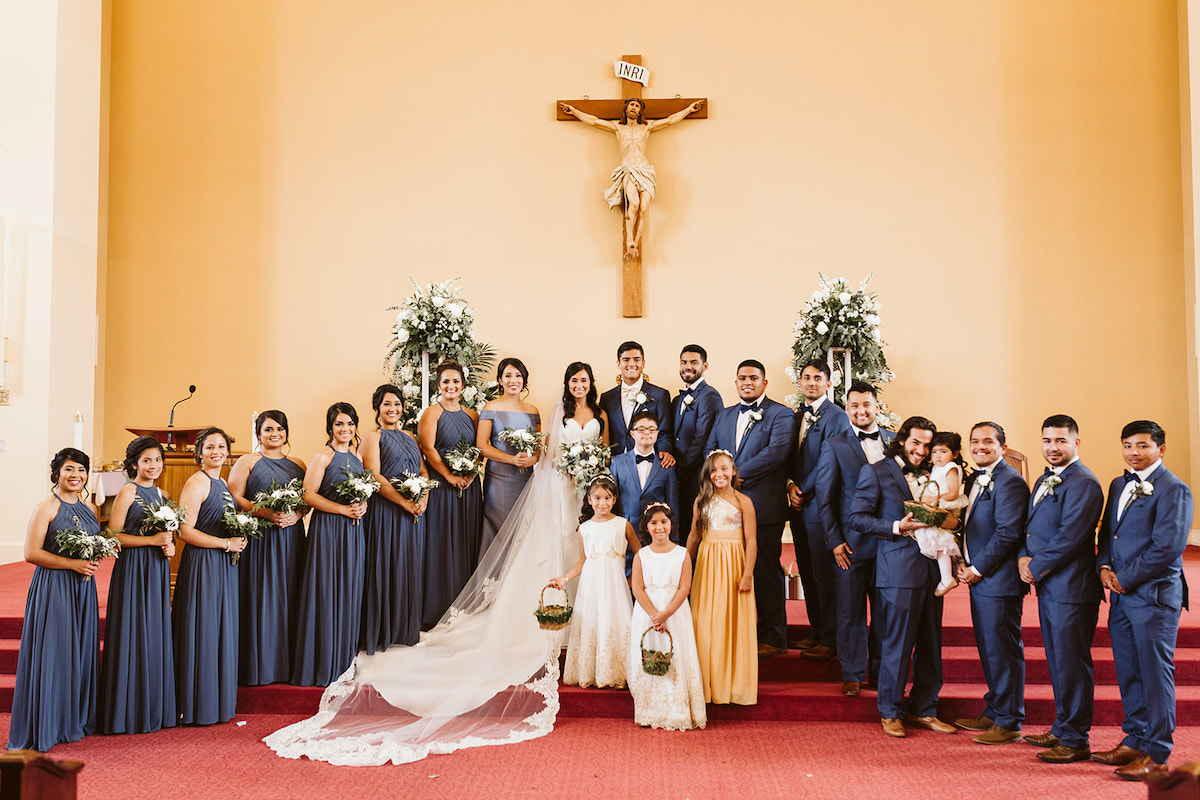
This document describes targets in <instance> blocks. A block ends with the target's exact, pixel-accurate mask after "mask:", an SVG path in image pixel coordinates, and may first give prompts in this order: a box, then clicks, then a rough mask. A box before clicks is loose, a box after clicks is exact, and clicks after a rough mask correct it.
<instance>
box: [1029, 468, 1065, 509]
mask: <svg viewBox="0 0 1200 800" xmlns="http://www.w3.org/2000/svg"><path fill="white" fill-rule="evenodd" d="M1061 483H1062V476H1061V475H1049V476H1047V477H1046V478H1043V479H1042V486H1044V487H1046V491H1045V493H1044V494H1043V495H1042V496H1041V498H1039V499H1038V501H1037V503H1034V505H1037V504H1038V503H1040V502H1042V500H1045V499H1046V498H1047V497H1050V496H1051V495H1053V494H1054V487H1056V486H1058V485H1059V484H1061Z"/></svg>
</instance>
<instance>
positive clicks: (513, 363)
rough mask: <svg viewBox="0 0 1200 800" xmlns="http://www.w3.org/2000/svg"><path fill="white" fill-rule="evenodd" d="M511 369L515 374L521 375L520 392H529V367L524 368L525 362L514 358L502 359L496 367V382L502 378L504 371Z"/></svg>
mask: <svg viewBox="0 0 1200 800" xmlns="http://www.w3.org/2000/svg"><path fill="white" fill-rule="evenodd" d="M509 367H512V368H513V369H515V370H516V371H517V372H519V373H521V391H522V392H528V391H529V367H526V366H525V362H524V361H522V360H521V359H519V358H516V357H515V356H509V357H508V358H505V359H502V360H501V361H500V363H499V364H498V365H497V366H496V381H497V382H499V381H500V379H501V378H503V377H504V370H506V369H508V368H509Z"/></svg>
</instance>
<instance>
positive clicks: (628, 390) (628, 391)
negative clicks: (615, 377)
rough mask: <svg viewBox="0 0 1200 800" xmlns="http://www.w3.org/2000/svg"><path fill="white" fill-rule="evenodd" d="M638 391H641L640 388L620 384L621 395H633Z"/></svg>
mask: <svg viewBox="0 0 1200 800" xmlns="http://www.w3.org/2000/svg"><path fill="white" fill-rule="evenodd" d="M639 391H641V390H640V389H638V388H637V387H636V386H622V387H621V396H622V397H633V396H634V395H635V394H637V393H638V392H639Z"/></svg>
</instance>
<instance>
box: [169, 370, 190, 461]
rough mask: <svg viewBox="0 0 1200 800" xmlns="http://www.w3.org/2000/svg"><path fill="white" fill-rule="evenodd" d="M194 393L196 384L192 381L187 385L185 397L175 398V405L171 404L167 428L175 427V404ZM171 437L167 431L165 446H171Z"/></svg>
mask: <svg viewBox="0 0 1200 800" xmlns="http://www.w3.org/2000/svg"><path fill="white" fill-rule="evenodd" d="M195 393H196V384H194V383H193V384H191V385H189V386H188V396H187V397H185V398H183V400H177V401H175V405H174V406H171V418H170V419H169V420H168V421H167V427H168V428H174V427H175V406H177V405H179V404H180V403H182V402H184V400H191V399H192V395H194V394H195ZM171 437H172V434H170V433H168V434H167V447H171Z"/></svg>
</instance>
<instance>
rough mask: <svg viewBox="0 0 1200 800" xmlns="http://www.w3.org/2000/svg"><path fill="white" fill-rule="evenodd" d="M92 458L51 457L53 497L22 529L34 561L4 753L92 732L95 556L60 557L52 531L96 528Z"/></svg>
mask: <svg viewBox="0 0 1200 800" xmlns="http://www.w3.org/2000/svg"><path fill="white" fill-rule="evenodd" d="M90 469H91V461H90V460H89V459H88V457H87V455H86V454H84V453H82V452H80V451H79V450H76V449H75V448H73V447H66V448H63V449H62V450H59V451H58V453H56V454H55V456H54V458H53V459H52V460H51V461H50V482H51V483H52V484H53V485H54V486H53V488H52V489H51V490H50V497H48V498H46V499H45V500H43V501H42V502H40V503H38V505H37V507H36V508H35V509H34V510H33V516H32V517H30V519H29V528H28V530H27V532H26V534H25V560H26V561H28V562H29V563H30V564H33V565H35V568H34V570H33V580H32V581H30V584H29V595H28V597H27V599H26V600H25V624H24V627H23V628H22V629H21V650H20V653H19V654H18V656H17V685H16V689H15V691H14V692H13V705H12V719H11V721H10V723H9V729H8V749H9V750H39V751H41V752H43V753H44V752H46V751H47V750H49V749H50V748H51V747H53V746H54V745H56V744H60V743H62V742H77V741H79V740H80V739H82V738H83V737H84V736H86V735H90V734H91V733H93V732H94V731H95V729H96V683H97V677H98V676H97V672H98V671H99V666H100V665H99V660H98V659H97V657H96V655H97V650H98V649H99V641H98V639H97V628H98V627H99V623H100V620H99V617H100V612H99V602H98V601H97V598H96V582H95V581H93V580H86V581H85V580H84V578H90V577H91V576H93V575H95V574H96V568H97V567H98V566H99V562H97V561H84V560H82V559H77V558H66V557H64V556H60V555H59V554H58V543H57V542H56V541H55V537H56V534H57V533H58V532H59V531H64V530H72V529H78V530H84V531H87V532H88V533H92V534H96V533H99V532H100V521H99V518H98V517H97V516H96V508H95V506H93V505H92V504H91V502H89V501H88V500H86V499H84V498H83V493H84V492H86V491H87V489H86V487H87V480H88V471H89V470H90Z"/></svg>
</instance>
